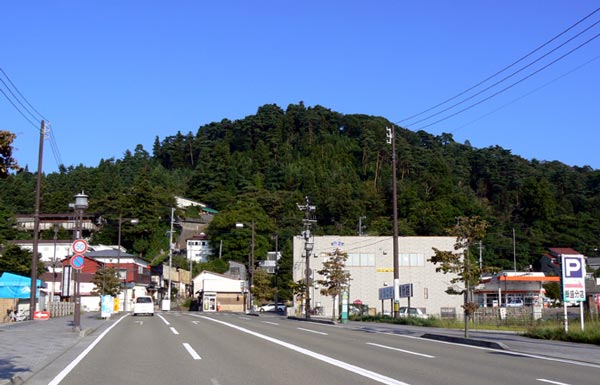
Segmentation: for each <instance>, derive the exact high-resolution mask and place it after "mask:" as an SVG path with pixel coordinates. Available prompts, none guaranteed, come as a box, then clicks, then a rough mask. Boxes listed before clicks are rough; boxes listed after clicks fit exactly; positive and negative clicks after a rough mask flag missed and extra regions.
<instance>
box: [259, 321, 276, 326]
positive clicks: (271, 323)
mask: <svg viewBox="0 0 600 385" xmlns="http://www.w3.org/2000/svg"><path fill="white" fill-rule="evenodd" d="M260 322H262V323H264V324H269V325H275V326H279V324H278V323H277V322H271V321H260Z"/></svg>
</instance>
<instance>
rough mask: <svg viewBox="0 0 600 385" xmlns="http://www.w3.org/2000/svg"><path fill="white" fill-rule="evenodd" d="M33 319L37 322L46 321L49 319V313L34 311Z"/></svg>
mask: <svg viewBox="0 0 600 385" xmlns="http://www.w3.org/2000/svg"><path fill="white" fill-rule="evenodd" d="M33 319H34V320H37V321H47V320H49V319H50V312H47V311H35V312H33Z"/></svg>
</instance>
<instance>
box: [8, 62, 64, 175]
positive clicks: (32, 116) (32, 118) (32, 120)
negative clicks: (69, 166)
mask: <svg viewBox="0 0 600 385" xmlns="http://www.w3.org/2000/svg"><path fill="white" fill-rule="evenodd" d="M0 72H1V73H2V74H3V75H4V77H5V78H6V80H7V81H8V83H9V84H10V86H9V84H7V83H6V82H5V81H4V80H3V79H2V78H1V77H0V82H1V83H2V84H3V85H4V88H5V89H6V90H7V91H8V93H9V94H10V96H9V95H8V94H7V93H6V92H5V91H4V89H2V87H0V92H1V93H2V94H3V95H4V97H5V98H6V99H7V100H8V102H9V103H10V104H11V105H12V106H13V107H14V108H15V109H16V110H17V112H18V113H19V114H20V115H21V116H22V117H23V118H24V119H25V120H26V121H27V122H28V123H29V124H31V126H32V127H34V128H35V129H36V130H37V131H38V132H39V131H40V130H41V122H42V120H43V121H45V122H46V123H47V124H46V125H45V126H46V130H45V132H44V137H45V138H48V139H49V140H48V141H49V143H50V148H51V150H52V155H53V157H54V160H55V161H56V163H57V166H59V167H60V166H61V165H62V164H63V163H62V158H61V155H60V150H59V147H58V144H57V143H56V137H55V136H54V131H53V130H52V129H51V125H50V123H49V122H48V119H46V117H44V115H43V114H41V113H40V112H39V111H38V110H37V109H36V108H35V107H34V106H33V105H32V104H31V103H30V102H29V100H27V98H26V97H25V96H24V95H23V93H21V91H19V88H18V87H17V86H16V85H15V83H14V82H13V81H12V80H11V79H10V77H9V76H8V74H7V73H6V72H5V71H4V69H2V68H0ZM13 90H14V92H13ZM15 93H16V94H15ZM11 96H12V98H11ZM15 101H16V103H15ZM23 101H24V102H25V103H26V104H27V106H29V107H27V106H26V105H25V104H24V103H23ZM17 104H18V105H19V106H20V107H19V106H18V105H17ZM30 109H31V110H33V111H34V112H35V113H33V112H32V111H31V110H30ZM23 111H26V113H25V112H23ZM27 115H29V117H28V116H27Z"/></svg>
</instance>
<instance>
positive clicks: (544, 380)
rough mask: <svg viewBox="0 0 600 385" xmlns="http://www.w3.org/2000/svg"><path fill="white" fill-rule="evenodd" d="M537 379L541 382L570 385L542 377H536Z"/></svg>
mask: <svg viewBox="0 0 600 385" xmlns="http://www.w3.org/2000/svg"><path fill="white" fill-rule="evenodd" d="M537 380H538V381H541V382H547V383H549V384H556V385H570V384H567V383H566V382H556V381H550V380H546V379H543V378H538V379H537Z"/></svg>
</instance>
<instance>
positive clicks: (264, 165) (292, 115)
mask: <svg viewBox="0 0 600 385" xmlns="http://www.w3.org/2000/svg"><path fill="white" fill-rule="evenodd" d="M390 125H391V123H390V122H389V121H388V120H386V119H384V118H382V117H373V116H366V115H343V114H340V113H337V112H334V111H331V110H329V109H327V108H324V107H321V106H315V107H306V106H304V104H303V103H299V104H293V105H289V106H288V107H287V109H286V110H283V109H282V108H280V107H279V106H276V105H264V106H262V107H260V108H258V111H257V113H256V114H255V115H252V116H248V117H246V118H244V119H240V120H236V121H230V120H227V119H224V120H222V121H221V122H214V123H210V124H207V125H204V126H202V127H200V128H199V129H198V131H197V132H196V133H195V134H194V133H191V132H190V133H187V134H182V133H181V132H177V133H176V134H175V135H173V136H168V137H166V138H164V139H162V140H160V139H159V138H156V140H155V143H154V146H153V149H152V155H151V154H149V153H148V152H147V151H146V150H145V149H144V148H143V147H142V146H141V145H140V146H138V147H137V148H136V149H135V150H134V151H133V153H132V152H130V151H129V150H128V151H126V152H125V154H124V156H123V158H122V159H107V160H106V159H102V160H100V161H99V164H98V166H97V167H85V166H83V165H79V166H70V167H68V168H67V167H61V169H60V170H59V172H55V173H50V174H48V175H45V176H44V179H43V196H42V212H43V213H56V212H67V211H68V203H69V202H71V201H72V199H73V194H75V193H77V192H79V191H81V190H84V191H85V192H86V194H88V195H89V197H90V206H89V210H88V211H90V212H94V213H97V214H101V215H102V217H103V218H104V219H105V222H104V225H103V226H102V230H101V231H100V232H98V233H97V234H94V240H93V241H94V242H99V243H112V244H115V243H116V232H117V224H116V223H117V219H118V217H119V215H121V216H123V217H135V218H138V219H139V224H138V225H137V226H124V227H123V242H122V244H123V245H124V246H125V247H126V248H127V249H128V250H131V251H133V252H136V253H141V254H142V256H143V257H144V258H146V259H147V260H149V261H152V262H153V263H157V262H160V261H161V260H163V259H164V258H165V255H166V250H167V249H168V235H167V231H168V228H169V220H170V218H169V216H170V207H172V206H173V205H174V198H173V196H174V195H181V196H185V197H187V198H190V199H196V200H199V201H202V202H204V203H207V204H208V205H209V206H210V207H212V208H214V209H216V210H218V211H219V212H220V213H219V214H218V215H216V216H215V218H214V220H213V222H212V224H211V226H210V228H209V236H210V238H211V240H212V242H213V245H214V246H215V250H216V252H217V253H218V250H219V245H220V244H221V241H223V242H222V245H223V247H222V259H224V260H228V259H234V260H238V261H247V259H248V255H249V246H250V234H249V231H248V227H246V228H244V229H240V230H238V229H235V223H236V222H245V223H246V224H249V223H251V222H255V225H256V234H255V235H256V240H255V250H254V251H255V255H256V259H262V258H264V255H265V252H266V251H267V250H274V247H275V246H274V241H273V235H274V234H276V233H277V234H278V235H279V240H280V242H279V243H280V246H279V247H280V250H281V251H282V254H283V256H284V258H283V259H282V261H281V274H282V275H283V276H284V277H283V278H284V281H285V280H286V279H287V280H288V281H289V275H290V274H291V239H292V237H293V236H294V235H297V234H299V233H300V231H301V226H302V222H301V217H302V212H301V211H299V210H298V208H297V207H296V203H302V202H303V200H304V199H303V198H304V196H309V197H310V200H311V202H313V204H315V205H316V206H317V210H316V212H315V213H316V217H317V220H318V223H317V224H318V225H317V226H316V227H315V231H316V233H320V234H340V235H352V234H356V233H357V227H358V220H359V217H361V216H365V217H366V219H365V220H364V221H363V224H364V225H366V233H367V234H372V235H378V234H384V235H385V234H387V235H390V234H391V232H392V210H391V208H392V192H391V191H392V190H391V162H390V158H391V157H390V146H389V145H388V144H387V143H386V135H385V129H386V127H389V126H390ZM396 136H397V145H396V148H397V153H398V154H397V155H398V156H397V157H398V175H397V176H398V207H399V229H400V235H443V234H444V235H445V233H446V230H445V229H447V228H451V227H452V226H453V225H454V224H455V221H456V219H455V218H457V217H461V216H465V217H472V216H479V217H481V218H483V219H485V220H486V221H487V222H488V223H489V224H490V227H489V228H488V231H487V235H486V237H485V239H484V240H483V247H484V248H483V260H484V264H489V265H492V266H497V267H500V268H512V263H513V237H512V234H513V229H514V232H515V234H516V256H517V264H518V267H519V268H524V267H527V266H529V265H535V263H536V261H537V260H538V259H539V256H540V255H541V254H542V253H544V252H545V251H546V248H547V247H550V246H562V247H572V248H575V249H576V250H578V251H580V252H582V253H584V254H586V255H588V256H597V255H598V251H597V248H598V239H599V238H600V171H598V170H593V169H591V168H590V167H570V166H567V165H564V164H562V163H560V162H556V161H552V162H544V161H538V160H533V161H528V160H525V159H523V158H521V157H519V156H515V155H512V154H511V152H510V151H509V150H506V149H503V148H500V147H498V146H493V147H488V148H481V149H478V148H474V147H472V146H471V145H469V144H468V143H466V144H460V143H457V142H455V141H454V140H453V138H452V135H450V134H442V135H439V136H435V135H431V134H429V133H427V132H424V131H418V132H412V131H409V130H406V129H403V128H397V135H396ZM532 145H535V143H532ZM34 187H35V174H33V173H31V172H29V171H28V170H27V169H24V170H23V171H21V172H19V173H17V174H15V175H10V176H9V177H8V178H6V179H0V239H14V237H16V236H17V235H16V234H15V232H14V230H13V229H12V228H11V227H10V226H6V225H3V224H7V223H13V222H14V214H17V213H31V212H32V211H33V208H34V191H35V188H34ZM177 215H178V216H185V215H188V214H186V213H184V212H181V211H178V213H177ZM21 236H22V235H21ZM215 258H217V255H215ZM219 266H220V265H219ZM286 274H287V276H286ZM287 289H289V287H288V288H287ZM282 290H286V289H285V288H282Z"/></svg>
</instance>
